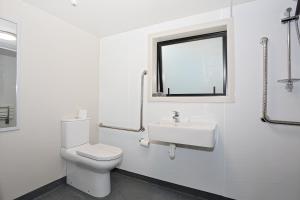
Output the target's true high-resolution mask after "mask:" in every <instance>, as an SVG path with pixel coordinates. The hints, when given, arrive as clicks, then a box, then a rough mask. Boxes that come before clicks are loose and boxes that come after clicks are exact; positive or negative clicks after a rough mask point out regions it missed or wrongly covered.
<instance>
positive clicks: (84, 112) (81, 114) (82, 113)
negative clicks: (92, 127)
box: [77, 109, 87, 119]
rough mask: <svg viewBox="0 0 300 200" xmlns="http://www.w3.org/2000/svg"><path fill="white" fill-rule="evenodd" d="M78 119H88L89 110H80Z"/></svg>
mask: <svg viewBox="0 0 300 200" xmlns="http://www.w3.org/2000/svg"><path fill="white" fill-rule="evenodd" d="M77 117H78V119H86V118H87V110H84V109H80V110H79V111H78V116H77Z"/></svg>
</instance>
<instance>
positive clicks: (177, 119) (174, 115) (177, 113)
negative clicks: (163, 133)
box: [172, 111, 180, 123]
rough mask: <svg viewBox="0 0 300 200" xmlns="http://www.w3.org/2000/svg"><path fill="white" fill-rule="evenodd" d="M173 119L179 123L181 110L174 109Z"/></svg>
mask: <svg viewBox="0 0 300 200" xmlns="http://www.w3.org/2000/svg"><path fill="white" fill-rule="evenodd" d="M172 118H173V120H174V122H175V123H178V122H179V121H180V120H179V112H178V111H173V116H172Z"/></svg>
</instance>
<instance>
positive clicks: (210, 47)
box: [157, 31, 227, 96]
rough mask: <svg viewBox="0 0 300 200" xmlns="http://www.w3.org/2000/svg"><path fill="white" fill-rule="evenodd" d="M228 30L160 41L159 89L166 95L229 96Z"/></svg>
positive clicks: (158, 62) (158, 47)
mask: <svg viewBox="0 0 300 200" xmlns="http://www.w3.org/2000/svg"><path fill="white" fill-rule="evenodd" d="M226 84H227V32H226V31H221V32H215V33H209V34H203V35H196V36H191V37H185V38H178V39H173V40H167V41H161V42H158V43H157V92H158V93H160V94H162V95H165V96H226Z"/></svg>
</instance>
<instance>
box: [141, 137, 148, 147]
mask: <svg viewBox="0 0 300 200" xmlns="http://www.w3.org/2000/svg"><path fill="white" fill-rule="evenodd" d="M149 144H150V142H149V139H145V138H143V139H141V140H140V145H141V146H143V147H149Z"/></svg>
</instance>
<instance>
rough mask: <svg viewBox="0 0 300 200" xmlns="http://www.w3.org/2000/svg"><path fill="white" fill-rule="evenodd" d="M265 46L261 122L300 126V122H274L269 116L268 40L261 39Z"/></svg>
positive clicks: (265, 38)
mask: <svg viewBox="0 0 300 200" xmlns="http://www.w3.org/2000/svg"><path fill="white" fill-rule="evenodd" d="M261 44H262V46H263V112H262V118H261V120H262V121H263V122H268V123H271V124H282V125H292V126H300V122H294V121H283V120H273V119H270V118H269V116H268V38H267V37H263V38H262V39H261Z"/></svg>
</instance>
